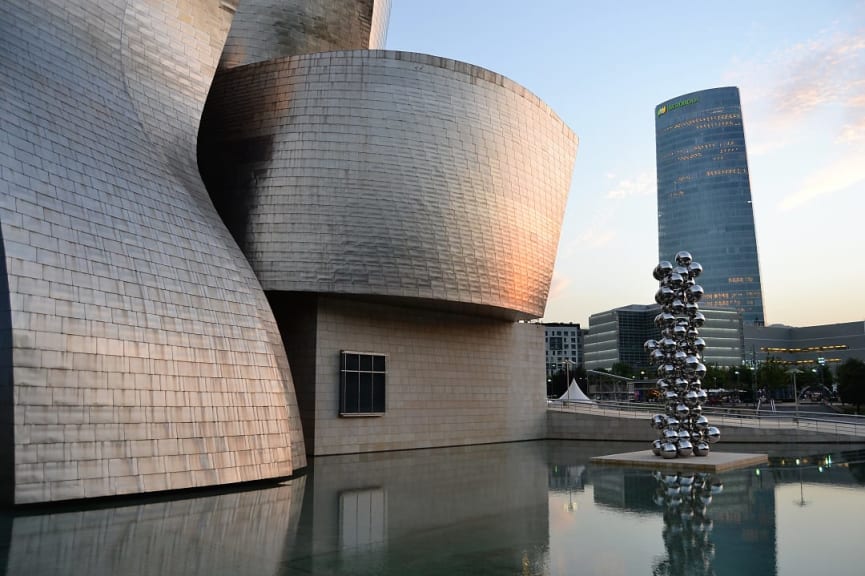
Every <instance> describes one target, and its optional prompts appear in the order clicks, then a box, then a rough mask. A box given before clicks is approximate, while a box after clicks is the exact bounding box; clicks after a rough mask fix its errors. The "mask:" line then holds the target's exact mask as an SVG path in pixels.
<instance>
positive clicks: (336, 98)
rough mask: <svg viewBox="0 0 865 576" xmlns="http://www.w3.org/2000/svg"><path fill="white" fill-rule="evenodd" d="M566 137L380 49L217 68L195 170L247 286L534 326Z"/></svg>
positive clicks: (542, 117) (532, 100) (470, 79)
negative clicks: (400, 303) (250, 272)
mask: <svg viewBox="0 0 865 576" xmlns="http://www.w3.org/2000/svg"><path fill="white" fill-rule="evenodd" d="M576 148H577V141H576V137H575V136H574V134H573V132H571V130H570V129H569V128H567V127H566V126H565V125H564V124H563V123H562V121H561V120H560V119H559V118H558V117H557V116H556V115H555V114H554V113H553V112H552V111H551V110H550V109H549V108H548V107H547V106H546V105H545V104H543V103H542V102H541V101H540V100H539V99H538V98H537V97H536V96H534V95H533V94H531V93H530V92H528V91H527V90H525V89H524V88H522V87H521V86H519V85H517V84H515V83H514V82H511V81H510V80H508V79H506V78H504V77H502V76H500V75H498V74H495V73H493V72H490V71H488V70H484V69H482V68H478V67H475V66H472V65H470V64H465V63H462V62H456V61H453V60H447V59H443V58H437V57H434V56H426V55H421V54H411V53H403V52H391V51H354V52H332V53H324V54H312V55H306V56H299V57H292V58H284V59H278V60H274V61H271V62H266V63H261V64H254V65H250V66H246V67H242V68H236V69H233V70H229V71H225V72H223V73H221V74H220V76H219V77H218V79H217V81H216V82H215V83H214V87H213V90H212V91H211V94H210V97H209V100H208V108H207V111H206V112H205V118H204V120H203V123H202V135H201V150H200V159H201V164H202V173H203V174H204V176H205V180H206V182H207V183H208V188H209V190H210V191H211V193H212V194H214V196H215V199H216V203H217V207H218V208H219V209H220V212H221V213H222V214H223V215H224V217H225V219H226V221H227V222H228V225H229V227H230V228H231V230H232V233H233V234H234V235H235V238H236V239H237V240H238V241H239V243H240V244H241V248H242V249H243V251H244V252H245V254H246V256H247V258H248V259H249V261H250V262H251V263H252V266H253V268H254V270H255V272H256V274H257V276H258V278H259V279H260V280H261V283H262V285H263V287H264V288H265V290H268V291H271V290H272V291H290V292H313V293H323V294H352V295H365V296H386V297H393V298H404V299H413V300H416V301H423V302H425V303H433V304H436V305H445V304H454V303H456V304H460V305H464V306H471V307H473V308H474V309H476V310H477V311H478V312H480V313H482V314H488V315H497V316H501V317H508V318H528V317H540V316H542V315H543V311H544V306H545V304H546V298H547V293H548V290H549V285H550V279H551V276H552V271H553V264H554V260H555V256H556V249H557V245H558V239H559V231H560V228H561V223H562V217H563V214H564V209H565V202H566V197H567V193H568V189H569V187H570V179H571V170H572V166H573V162H574V157H575V154H576Z"/></svg>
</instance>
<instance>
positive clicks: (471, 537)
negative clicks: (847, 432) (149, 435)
mask: <svg viewBox="0 0 865 576" xmlns="http://www.w3.org/2000/svg"><path fill="white" fill-rule="evenodd" d="M715 448H718V449H721V448H723V449H724V450H729V451H737V452H768V453H769V455H770V464H769V465H768V466H763V467H760V468H749V469H745V470H738V471H731V472H725V473H722V474H717V475H702V474H690V475H689V474H679V475H677V474H670V473H659V472H658V473H654V472H653V471H651V470H645V469H642V470H641V469H628V468H618V467H609V466H595V465H592V464H590V463H589V460H590V458H591V457H593V456H596V455H602V454H612V453H619V452H627V451H631V450H642V449H646V446H645V445H643V444H639V445H634V444H625V443H607V444H605V443H588V442H567V441H542V442H523V443H513V444H497V445H486V446H470V447H460V448H445V449H436V450H417V451H406V452H392V453H383V454H364V455H352V456H333V457H326V458H316V459H315V460H313V461H312V462H311V466H310V469H309V471H308V472H307V474H305V475H303V476H300V477H298V478H294V479H292V480H289V481H286V482H284V483H282V484H280V485H277V486H268V487H264V488H259V489H255V490H244V491H237V492H229V493H221V494H209V495H199V496H197V497H188V498H182V499H171V500H148V501H144V500H133V501H129V502H112V504H111V506H106V505H102V506H100V507H92V506H91V507H80V508H77V509H71V508H68V507H67V508H58V509H56V510H49V511H46V510H38V511H30V510H25V511H18V512H17V513H16V514H11V513H4V514H3V515H2V516H0V575H2V574H6V575H15V576H18V575H22V576H24V575H26V576H43V575H49V574H50V575H58V574H59V575H88V576H91V575H103V574H104V575H112V576H115V575H154V576H155V575H159V576H165V575H172V574H178V575H180V574H182V575H187V576H188V575H202V576H205V575H206V576H214V575H228V574H249V575H257V574H267V575H289V574H291V575H294V574H319V575H348V574H351V575H379V574H380V575H405V574H410V575H438V574H447V575H462V574H465V575H494V574H495V575H498V574H514V575H523V574H538V575H551V576H552V575H570V574H604V575H616V574H622V575H631V574H648V575H663V574H688V575H693V574H717V575H722V574H731V575H736V576H741V575H748V574H759V575H767V574H778V575H784V576H786V575H797V574H801V575H807V576H813V575H814V574H819V573H821V572H822V573H826V574H833V575H844V574H850V575H853V574H855V575H857V576H858V575H859V574H862V570H863V568H862V564H861V558H862V554H861V550H862V547H863V545H865V538H863V537H865V529H863V528H862V526H863V525H865V522H863V520H865V450H862V449H859V448H865V447H844V446H829V447H825V446H817V445H811V446H790V447H783V446H778V445H764V446H761V445H747V446H742V445H738V446H737V445H727V444H718V445H716V446H715Z"/></svg>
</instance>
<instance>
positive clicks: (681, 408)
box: [676, 404, 691, 420]
mask: <svg viewBox="0 0 865 576" xmlns="http://www.w3.org/2000/svg"><path fill="white" fill-rule="evenodd" d="M690 413H691V409H690V408H688V407H687V406H686V405H685V404H679V405H677V406H676V417H678V418H679V419H680V420H683V419H685V418H687V417H688V414H690Z"/></svg>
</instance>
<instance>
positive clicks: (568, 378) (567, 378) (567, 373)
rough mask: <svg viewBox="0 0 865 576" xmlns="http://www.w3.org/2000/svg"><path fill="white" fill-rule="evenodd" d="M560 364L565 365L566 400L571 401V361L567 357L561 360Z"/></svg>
mask: <svg viewBox="0 0 865 576" xmlns="http://www.w3.org/2000/svg"><path fill="white" fill-rule="evenodd" d="M562 365H563V366H564V367H565V386H567V387H568V388H567V394H568V402H570V401H571V370H570V368H571V361H570V360H569V359H568V358H565V359H563V360H562Z"/></svg>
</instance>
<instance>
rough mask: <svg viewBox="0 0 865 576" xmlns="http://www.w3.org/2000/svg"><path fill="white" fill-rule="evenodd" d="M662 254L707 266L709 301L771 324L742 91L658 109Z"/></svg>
mask: <svg viewBox="0 0 865 576" xmlns="http://www.w3.org/2000/svg"><path fill="white" fill-rule="evenodd" d="M655 135H656V161H657V174H658V255H659V258H660V259H662V260H671V259H672V258H673V256H674V255H675V254H676V253H677V252H678V251H679V250H688V251H689V252H690V253H691V254H693V255H694V259H695V260H698V261H699V262H700V263H701V264H703V266H705V272H704V273H703V274H702V275H701V276H700V279H699V283H700V285H701V286H702V287H703V288H704V289H705V291H706V292H705V295H704V296H703V299H702V301H701V306H704V307H706V308H712V309H730V310H736V311H738V312H741V314H742V320H743V322H745V323H749V324H753V323H755V322H756V323H763V322H764V320H765V319H764V315H763V292H762V288H761V284H760V267H759V262H758V258H757V240H756V235H755V232H754V212H753V210H752V206H751V185H750V180H749V176H748V159H747V155H746V152H745V133H744V130H743V127H742V107H741V104H740V102H739V89H738V88H735V87H728V88H714V89H711V90H703V91H700V92H693V93H691V94H684V95H682V96H679V97H677V98H673V99H672V100H668V101H667V102H664V103H663V104H660V105H658V106H657V108H656V109H655Z"/></svg>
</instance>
